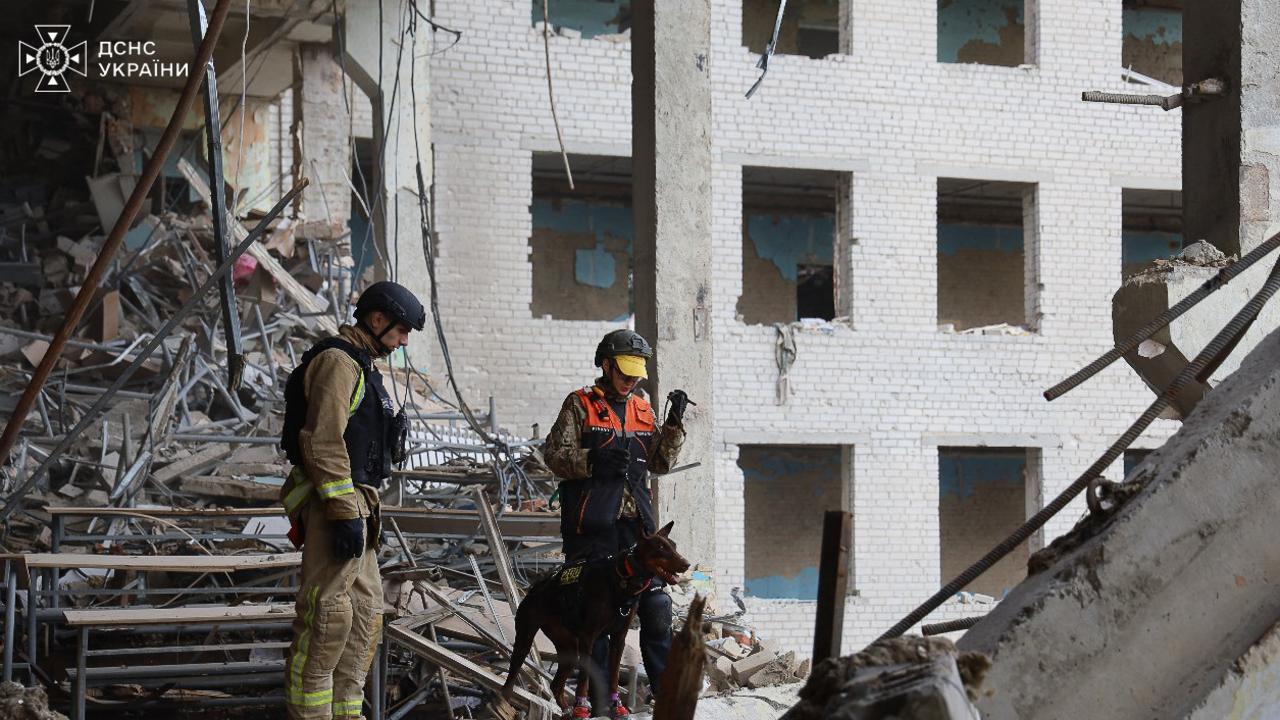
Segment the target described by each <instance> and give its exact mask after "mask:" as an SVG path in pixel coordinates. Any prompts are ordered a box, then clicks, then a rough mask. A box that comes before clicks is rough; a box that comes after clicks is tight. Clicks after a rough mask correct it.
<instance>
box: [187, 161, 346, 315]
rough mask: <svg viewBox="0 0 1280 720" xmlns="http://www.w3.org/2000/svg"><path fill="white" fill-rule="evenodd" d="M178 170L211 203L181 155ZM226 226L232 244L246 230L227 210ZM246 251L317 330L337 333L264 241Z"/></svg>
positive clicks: (201, 182)
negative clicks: (316, 326)
mask: <svg viewBox="0 0 1280 720" xmlns="http://www.w3.org/2000/svg"><path fill="white" fill-rule="evenodd" d="M178 170H179V171H181V172H182V176H183V177H184V178H186V180H187V184H188V185H190V186H191V189H192V190H195V191H196V194H197V195H199V196H200V199H201V200H202V201H203V202H204V204H205V205H210V206H212V202H211V198H212V196H211V195H210V193H209V183H208V182H207V181H206V180H205V179H204V177H202V176H201V175H200V173H199V172H197V171H196V169H195V167H193V166H192V165H191V163H190V162H189V161H187V160H186V159H185V158H184V159H180V160H178ZM227 226H228V227H230V228H231V241H232V244H233V245H238V244H240V242H242V241H243V240H244V239H245V238H246V237H248V235H249V232H248V231H247V230H245V229H244V226H243V225H241V224H240V221H239V220H237V219H236V218H234V217H232V216H231V214H230V213H227ZM248 254H249V255H252V256H253V259H254V260H257V261H258V267H260V268H262V269H263V270H265V271H266V272H267V274H268V275H270V276H271V277H272V278H273V279H274V280H275V281H276V282H277V283H279V284H280V289H281V290H284V293H285V294H286V295H288V296H289V297H290V298H292V299H293V301H294V302H296V303H298V307H300V308H302V311H303V312H305V313H307V314H309V315H312V318H313V319H314V320H315V321H316V322H318V323H319V324H320V329H321V330H324V331H325V332H327V333H329V334H330V335H336V334H338V323H337V322H335V321H334V319H333V317H332V316H330V315H329V313H328V307H327V306H326V305H324V304H322V303H321V302H320V300H319V299H317V298H316V296H315V295H314V294H313V293H312V292H311V291H310V290H308V289H307V287H306V286H305V285H303V284H302V283H300V282H298V280H297V278H295V277H294V276H292V275H290V274H289V271H288V270H285V269H284V266H283V265H281V264H280V263H279V262H277V261H276V259H275V258H274V257H272V256H271V252H270V251H269V250H267V247H266V246H265V245H263V244H262V243H260V242H256V243H254V244H253V245H251V246H250V247H249V253H248Z"/></svg>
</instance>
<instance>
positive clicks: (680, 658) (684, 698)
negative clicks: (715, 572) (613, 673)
mask: <svg viewBox="0 0 1280 720" xmlns="http://www.w3.org/2000/svg"><path fill="white" fill-rule="evenodd" d="M706 604H707V599H706V598H705V597H702V596H701V595H696V594H695V595H694V596H693V603H692V604H690V605H689V616H688V618H687V619H686V620H685V622H684V627H682V628H680V632H678V633H676V634H675V637H674V638H672V640H671V652H670V653H668V657H667V660H668V662H667V669H666V671H664V672H663V673H662V687H661V692H659V693H658V702H657V705H656V706H655V707H654V708H653V720H693V718H694V712H695V711H696V710H697V708H698V697H699V696H700V695H701V694H702V682H703V681H702V677H703V675H702V670H703V668H704V667H705V666H706V664H707V653H706V643H705V642H704V641H703V639H702V610H703V608H704V607H705V606H706ZM632 704H634V700H633V702H632Z"/></svg>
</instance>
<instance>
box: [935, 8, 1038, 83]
mask: <svg viewBox="0 0 1280 720" xmlns="http://www.w3.org/2000/svg"><path fill="white" fill-rule="evenodd" d="M1025 4H1026V3H1025V2H1024V0H938V62H941V63H978V64H980V65H1005V66H1009V67H1017V66H1018V65H1022V64H1024V63H1029V62H1031V60H1030V59H1029V58H1028V56H1027V40H1026V35H1027V32H1026V27H1025V25H1024V20H1023V18H1024V17H1025V16H1026V8H1025Z"/></svg>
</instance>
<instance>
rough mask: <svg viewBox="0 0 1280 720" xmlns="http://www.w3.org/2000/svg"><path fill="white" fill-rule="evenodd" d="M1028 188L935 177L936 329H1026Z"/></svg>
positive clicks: (1031, 196)
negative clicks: (936, 203) (936, 240)
mask: <svg viewBox="0 0 1280 720" xmlns="http://www.w3.org/2000/svg"><path fill="white" fill-rule="evenodd" d="M1034 197H1035V186H1034V185H1031V184H1027V183H1013V182H997V181H989V180H966V179H954V178H938V326H939V328H940V329H942V330H944V331H947V332H958V331H962V330H969V329H973V328H983V329H984V330H983V331H984V332H988V331H989V332H992V333H1015V334H1016V333H1019V332H1021V330H1020V329H1025V328H1027V327H1030V326H1031V325H1032V323H1031V322H1030V321H1029V319H1028V314H1029V313H1028V304H1029V299H1028V293H1027V287H1028V282H1027V278H1028V275H1029V270H1028V265H1027V254H1026V244H1027V243H1026V238H1025V237H1024V235H1025V232H1024V228H1025V227H1027V226H1028V225H1029V224H1030V225H1034V223H1029V222H1028V221H1027V217H1026V214H1027V213H1028V212H1029V211H1028V207H1029V206H1030V205H1031V204H1032V203H1033V202H1034Z"/></svg>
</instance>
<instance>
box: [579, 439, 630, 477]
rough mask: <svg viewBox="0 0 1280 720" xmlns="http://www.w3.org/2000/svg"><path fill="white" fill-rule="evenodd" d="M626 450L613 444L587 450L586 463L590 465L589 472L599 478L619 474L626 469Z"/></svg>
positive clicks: (627, 458)
mask: <svg viewBox="0 0 1280 720" xmlns="http://www.w3.org/2000/svg"><path fill="white" fill-rule="evenodd" d="M628 462H630V458H629V457H627V451H626V450H623V449H622V448H620V447H617V446H615V445H606V446H604V447H598V448H592V449H590V450H588V451H587V464H588V465H590V466H591V474H592V475H594V476H596V477H601V478H611V477H615V476H617V475H621V474H622V473H624V472H626V470H627V463H628Z"/></svg>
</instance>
